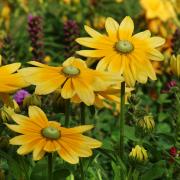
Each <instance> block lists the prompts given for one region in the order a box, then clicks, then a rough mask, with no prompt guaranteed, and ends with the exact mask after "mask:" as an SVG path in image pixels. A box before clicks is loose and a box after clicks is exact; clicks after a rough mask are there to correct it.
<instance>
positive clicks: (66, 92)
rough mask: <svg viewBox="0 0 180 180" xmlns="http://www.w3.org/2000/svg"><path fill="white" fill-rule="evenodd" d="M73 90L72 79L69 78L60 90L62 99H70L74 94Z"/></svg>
mask: <svg viewBox="0 0 180 180" xmlns="http://www.w3.org/2000/svg"><path fill="white" fill-rule="evenodd" d="M74 94H75V91H74V88H73V84H72V79H71V78H69V79H68V80H67V81H66V82H65V83H64V86H63V88H62V90H61V95H62V97H63V98H64V99H70V98H72V96H74Z"/></svg>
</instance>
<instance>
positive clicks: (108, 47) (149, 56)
mask: <svg viewBox="0 0 180 180" xmlns="http://www.w3.org/2000/svg"><path fill="white" fill-rule="evenodd" d="M105 28H106V31H107V35H102V34H100V33H99V32H97V31H95V30H93V29H92V28H90V27H88V26H85V30H86V32H87V33H88V34H89V35H90V36H91V37H83V38H78V39H77V40H76V41H77V42H78V43H79V44H81V45H83V46H86V47H89V48H93V50H81V51H77V54H79V55H82V56H85V57H92V58H99V59H100V61H99V63H98V64H97V68H96V69H97V70H107V71H110V72H119V73H122V74H123V76H124V78H125V81H126V83H127V85H128V86H134V85H135V82H136V81H138V82H140V83H146V82H147V80H148V77H149V78H150V79H152V80H156V74H155V71H154V69H153V67H152V64H151V62H150V60H155V61H162V60H163V58H164V57H163V55H162V54H161V53H160V52H159V51H158V50H157V49H156V48H157V47H159V46H161V45H163V44H164V42H165V40H164V39H163V38H161V37H151V33H150V31H148V30H146V31H143V32H140V33H138V34H135V35H133V31H134V23H133V21H132V19H131V18H130V17H129V16H127V17H125V18H124V19H123V21H122V22H121V23H120V24H119V23H118V22H116V21H115V20H114V19H112V18H107V20H106V23H105Z"/></svg>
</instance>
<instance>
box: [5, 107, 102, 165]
mask: <svg viewBox="0 0 180 180" xmlns="http://www.w3.org/2000/svg"><path fill="white" fill-rule="evenodd" d="M12 118H13V120H14V121H15V122H16V123H17V125H12V124H7V127H8V128H10V129H11V130H13V131H15V132H17V133H20V134H21V135H19V136H16V137H14V138H12V139H11V140H10V144H12V145H21V147H20V148H18V150H17V153H18V154H20V155H25V154H29V153H30V152H33V159H34V160H40V159H41V158H43V156H44V155H45V153H46V152H49V153H51V152H55V151H57V153H58V154H59V156H60V157H61V158H62V159H64V160H65V161H67V162H69V163H71V164H76V163H78V162H79V157H89V156H91V155H92V150H91V149H94V148H98V147H100V146H101V142H99V141H97V140H95V139H92V138H90V137H87V136H84V135H82V133H83V132H86V131H88V130H90V129H92V128H93V126H92V125H84V126H77V127H74V128H64V127H61V125H60V123H58V122H56V121H48V119H47V117H46V115H45V114H44V112H43V111H42V110H41V109H40V108H38V107H36V106H30V107H29V117H26V116H23V115H18V114H14V115H13V116H12Z"/></svg>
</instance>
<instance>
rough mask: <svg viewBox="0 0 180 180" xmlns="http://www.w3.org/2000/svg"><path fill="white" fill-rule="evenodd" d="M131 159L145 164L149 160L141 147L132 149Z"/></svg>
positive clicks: (137, 146)
mask: <svg viewBox="0 0 180 180" xmlns="http://www.w3.org/2000/svg"><path fill="white" fill-rule="evenodd" d="M129 157H130V158H131V159H132V160H135V161H137V162H144V161H146V160H147V159H148V155H147V151H146V150H145V149H144V148H143V147H142V146H139V145H136V146H135V148H132V150H131V152H130V153H129Z"/></svg>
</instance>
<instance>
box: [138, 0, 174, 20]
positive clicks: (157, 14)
mask: <svg viewBox="0 0 180 180" xmlns="http://www.w3.org/2000/svg"><path fill="white" fill-rule="evenodd" d="M140 2H141V5H142V7H143V8H144V9H145V11H146V17H147V18H148V19H153V18H159V19H161V20H162V21H167V20H168V19H170V18H173V17H175V10H174V8H173V5H172V3H171V1H167V0H141V1H140Z"/></svg>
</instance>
